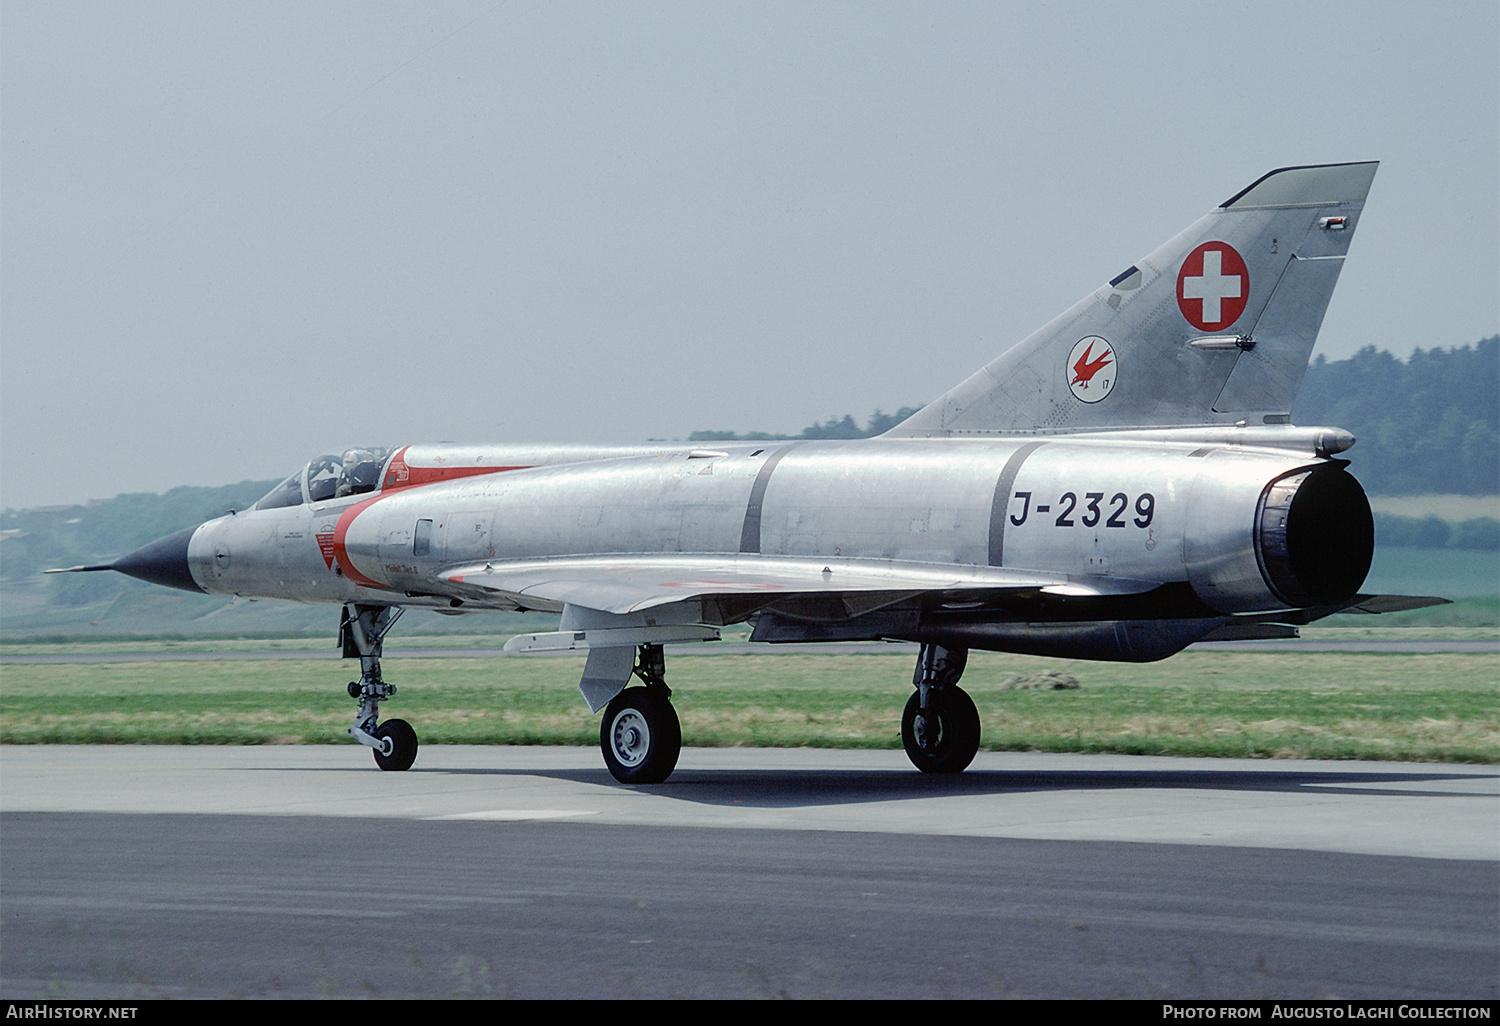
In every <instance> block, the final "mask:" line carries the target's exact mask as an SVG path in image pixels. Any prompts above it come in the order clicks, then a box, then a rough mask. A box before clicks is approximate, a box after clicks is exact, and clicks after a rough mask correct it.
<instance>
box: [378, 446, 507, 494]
mask: <svg viewBox="0 0 1500 1026" xmlns="http://www.w3.org/2000/svg"><path fill="white" fill-rule="evenodd" d="M410 448H411V446H409V445H408V446H406V447H405V448H403V449H402V450H401V451H400V452H398V453H396V455H394V456H392V457H391V462H390V465H389V466H388V467H386V468H385V489H384V490H385V491H387V492H394V491H400V490H402V489H404V488H419V487H421V486H422V485H429V484H436V483H437V482H439V481H457V480H458V479H459V478H463V477H477V476H478V475H480V474H499V473H501V472H503V471H506V470H530V469H531V468H530V466H519V467H412V466H408V465H407V463H406V451H407V449H410Z"/></svg>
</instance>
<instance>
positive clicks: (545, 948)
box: [0, 745, 1500, 1000]
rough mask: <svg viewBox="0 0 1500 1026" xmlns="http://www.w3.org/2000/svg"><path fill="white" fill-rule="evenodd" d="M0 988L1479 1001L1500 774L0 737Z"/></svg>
mask: <svg viewBox="0 0 1500 1026" xmlns="http://www.w3.org/2000/svg"><path fill="white" fill-rule="evenodd" d="M0 996H3V997H5V998H35V997H46V996H55V997H73V998H99V997H124V998H149V997H174V996H191V997H232V996H247V997H283V996H290V997H316V996H337V997H395V996H416V997H420V996H429V997H440V996H516V997H633V996H641V997H778V996H788V997H983V996H996V997H1136V998H1170V997H1176V998H1194V997H1197V998H1204V997H1209V998H1231V997H1244V998H1299V997H1300V998H1351V999H1352V998H1403V999H1413V998H1455V999H1490V1000H1493V999H1495V998H1496V997H1497V996H1500V770H1497V769H1496V768H1495V767H1470V766H1447V765H1442V766H1439V765H1413V764H1400V763H1353V762H1351V763H1316V762H1295V761H1251V760H1189V759H1163V758H1145V757H1129V756H1059V755H1042V754H1027V753H981V754H980V755H979V757H978V758H977V759H976V760H975V764H974V766H973V767H972V768H971V769H970V771H969V772H967V773H965V774H963V775H962V776H960V777H957V778H946V779H945V778H934V777H930V776H924V775H922V774H919V773H916V772H915V771H914V770H912V769H911V768H910V766H909V765H908V764H907V762H906V759H905V756H904V755H903V754H902V753H900V752H867V751H851V752H843V751H826V750H765V749H687V750H685V751H684V752H683V756H682V760H681V762H680V763H679V768H678V770H677V772H676V774H674V776H673V777H672V778H671V780H669V781H668V782H667V783H666V784H665V785H661V786H659V787H652V788H646V787H624V786H621V785H619V784H617V783H615V781H614V780H613V779H612V778H610V777H609V776H608V774H607V773H606V772H605V770H604V768H603V765H602V761H601V759H600V756H599V753H598V752H597V751H596V750H594V749H566V748H500V747H495V748H489V747H457V746H454V747H448V746H429V747H425V748H423V749H422V750H421V753H420V754H419V756H418V760H417V764H416V766H415V767H414V768H413V770H411V771H410V772H408V773H404V774H393V773H381V772H379V771H377V770H376V769H375V768H374V766H373V762H372V760H371V759H370V757H369V755H368V753H365V752H363V751H360V750H359V749H356V748H355V747H353V746H352V745H350V746H321V747H314V746H306V747H302V746H287V747H259V748H234V747H201V748H173V747H126V746H120V747H105V746H98V747H86V746H79V747H47V746H4V747H0Z"/></svg>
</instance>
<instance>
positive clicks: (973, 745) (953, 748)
mask: <svg viewBox="0 0 1500 1026" xmlns="http://www.w3.org/2000/svg"><path fill="white" fill-rule="evenodd" d="M936 697H937V699H938V715H937V719H938V743H937V745H936V746H935V747H934V748H931V749H928V750H925V751H924V750H923V748H922V745H921V743H920V741H919V740H918V737H917V701H918V700H917V693H916V692H915V691H913V692H912V695H911V698H909V699H907V701H906V711H905V712H903V713H902V714H901V745H902V747H903V748H905V749H906V757H907V758H908V759H910V760H911V762H912V765H913V766H915V767H917V769H919V770H921V771H922V772H923V773H962V772H963V771H964V769H965V768H966V767H967V766H968V765H969V763H971V762H973V761H974V754H975V753H976V752H978V751H979V710H978V709H976V708H975V707H974V700H973V699H972V698H970V697H969V693H968V692H967V691H965V690H964V689H963V688H960V687H957V686H949V687H946V688H944V689H943V690H942V691H941V692H940V693H939V694H938V695H937V696H936Z"/></svg>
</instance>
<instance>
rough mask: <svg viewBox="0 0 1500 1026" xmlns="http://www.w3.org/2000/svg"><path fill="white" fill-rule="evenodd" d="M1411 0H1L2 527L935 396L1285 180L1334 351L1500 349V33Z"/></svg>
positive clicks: (1464, 6) (1474, 18)
mask: <svg viewBox="0 0 1500 1026" xmlns="http://www.w3.org/2000/svg"><path fill="white" fill-rule="evenodd" d="M1496 12H1497V7H1496V5H1495V3H1494V2H1493V0H1483V2H1475V3H1464V2H1454V3H1448V2H1441V3H1437V4H1432V5H1423V4H1413V3H1410V2H1402V3H1320V2H1317V0H1294V2H1281V0H1257V2H1255V3H1247V4H1231V3H1201V2H1192V3H1176V2H1173V3H1150V2H1140V3H1133V4H1107V3H1041V2H1037V3H1031V4H1026V5H1020V4H1015V5H1012V4H999V3H993V2H989V3H976V4H962V3H942V4H933V3H907V4H898V5H886V4H875V3H854V4H837V3H829V2H818V3H810V2H807V3H791V4H786V3H774V2H767V0H757V2H755V3H747V4H727V3H702V2H697V3H682V4H662V3H638V2H633V3H625V4H602V3H600V4H592V3H544V2H536V0H508V2H499V3H495V2H491V3H480V2H457V0H455V2H446V3H443V2H434V0H421V2H412V3H405V2H401V3H397V2H392V3H375V2H368V0H363V2H358V3H340V4H332V3H307V2H295V3H268V2H254V3H249V2H246V3H227V2H215V3H203V2H201V0H191V2H185V3H145V2H131V3H115V2H93V3H69V2H48V3H29V2H22V0H4V2H3V4H0V346H3V349H0V506H33V505H40V504H51V503H63V502H81V501H85V500H87V499H89V498H91V497H106V496H109V495H113V494H115V493H117V492H121V491H161V490H165V489H167V488H170V487H172V486H174V485H178V484H221V483H226V482H231V481H237V480H242V479H245V478H271V477H277V476H281V475H284V474H286V473H289V472H290V471H291V470H292V469H294V468H295V467H296V466H297V465H299V464H300V463H302V462H304V461H305V460H306V459H307V458H308V457H309V456H311V455H313V454H314V453H316V452H319V451H323V450H327V449H333V448H339V447H342V446H344V445H346V444H348V443H352V442H367V443H380V444H397V443H401V442H407V441H423V440H425V441H437V440H464V441H600V442H610V441H615V442H636V441H641V440H644V439H646V438H650V437H664V438H670V437H683V436H685V435H686V433H687V432H689V431H692V430H695V429H698V428H726V429H736V430H752V429H759V430H771V431H797V430H800V429H801V428H802V427H804V426H806V425H807V424H808V423H810V422H812V421H813V420H820V419H826V418H828V417H830V416H835V415H842V414H844V413H853V414H854V415H855V416H856V417H857V418H859V419H861V420H863V418H865V417H866V416H868V415H869V413H870V412H871V411H872V410H874V409H875V408H876V407H880V408H883V409H885V410H887V411H891V410H894V409H895V408H897V407H900V406H903V405H918V404H920V403H922V402H925V401H927V400H929V399H931V398H934V397H935V396H937V395H938V394H940V393H941V392H942V391H944V390H945V389H947V388H948V387H950V386H951V385H953V384H955V383H956V382H958V381H959V380H961V379H962V378H964V377H966V376H967V375H968V374H969V373H971V372H972V371H974V370H975V369H976V368H978V367H979V366H981V365H982V364H984V363H985V362H987V361H988V360H989V359H991V358H992V357H993V356H995V355H997V354H998V353H999V352H1001V351H1002V350H1004V349H1005V348H1007V347H1008V346H1010V345H1011V344H1013V343H1014V342H1016V341H1017V340H1019V339H1020V338H1021V337H1023V336H1024V335H1026V334H1027V333H1028V332H1030V331H1031V330H1033V329H1034V328H1036V327H1038V326H1040V325H1041V324H1042V323H1044V322H1046V321H1047V320H1048V319H1050V318H1051V317H1052V316H1053V315H1055V314H1057V313H1059V312H1060V311H1061V310H1063V309H1064V308H1065V307H1066V306H1068V305H1069V304H1071V303H1072V302H1073V301H1074V300H1076V299H1078V298H1079V297H1081V296H1082V295H1084V294H1085V293H1087V292H1089V291H1091V290H1092V289H1094V288H1095V287H1096V286H1098V285H1099V284H1100V283H1102V282H1103V281H1105V280H1107V279H1108V278H1110V277H1111V276H1113V275H1114V274H1115V273H1116V272H1118V271H1119V270H1120V269H1121V268H1123V267H1125V266H1127V265H1128V264H1130V263H1131V262H1133V261H1134V260H1136V259H1137V258H1138V257H1140V256H1143V255H1144V254H1145V253H1147V252H1148V251H1150V250H1151V249H1152V248H1154V247H1155V246H1156V245H1157V244H1158V243H1160V242H1162V241H1164V240H1165V239H1167V238H1168V237H1169V236H1171V235H1172V234H1174V233H1175V232H1177V231H1178V230H1180V229H1181V228H1183V227H1185V226H1186V225H1187V224H1189V223H1190V222H1192V221H1193V220H1195V219H1196V218H1197V217H1198V216H1200V215H1201V214H1203V213H1204V212H1206V211H1207V210H1209V209H1210V208H1212V207H1213V206H1215V205H1217V204H1218V203H1220V202H1222V201H1223V200H1225V199H1227V198H1228V197H1229V196H1231V195H1232V194H1233V193H1235V192H1237V191H1238V190H1239V189H1240V188H1242V187H1243V186H1245V185H1247V184H1249V183H1250V182H1251V181H1253V180H1254V179H1255V178H1257V177H1258V176H1260V175H1261V174H1263V173H1264V172H1266V171H1268V170H1270V169H1271V168H1274V167H1278V166H1283V165H1288V164H1307V163H1323V162H1332V161H1347V160H1371V159H1375V160H1380V161H1381V162H1382V164H1381V168H1380V173H1379V174H1378V175H1377V176H1376V178H1375V184H1374V188H1373V189H1372V191H1371V193H1370V198H1369V204H1368V207H1367V211H1366V214H1365V217H1364V219H1363V220H1362V221H1361V224H1360V231H1359V235H1358V237H1357V238H1356V239H1355V240H1354V244H1353V249H1352V252H1351V255H1350V259H1349V261H1348V264H1347V266H1346V269H1345V271H1344V275H1343V279H1342V280H1341V282H1340V284H1339V288H1338V291H1337V292H1336V293H1335V294H1334V299H1333V304H1332V306H1331V307H1330V309H1329V313H1328V317H1327V320H1326V321H1325V322H1324V326H1323V334H1322V337H1321V339H1320V341H1319V348H1318V351H1319V352H1322V353H1324V354H1326V355H1327V356H1328V357H1330V358H1333V359H1336V358H1340V357H1344V356H1348V355H1350V354H1351V353H1353V352H1354V351H1355V350H1356V349H1358V348H1359V347H1360V346H1363V345H1376V346H1380V347H1383V348H1389V349H1392V350H1394V351H1395V352H1397V353H1398V354H1400V355H1403V356H1404V355H1406V354H1407V353H1409V352H1410V351H1411V349H1412V348H1413V347H1414V346H1423V347H1424V348H1425V347H1430V346H1434V345H1443V346H1450V345H1458V344H1464V343H1468V342H1473V341H1475V340H1477V339H1478V338H1480V337H1482V336H1485V335H1489V334H1492V333H1494V332H1495V331H1496V330H1497V329H1500V263H1497V259H1500V258H1497V251H1500V241H1497V240H1500V211H1497V206H1500V111H1497V97H1500V77H1497V65H1500V21H1497V13H1496Z"/></svg>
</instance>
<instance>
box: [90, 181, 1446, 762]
mask: <svg viewBox="0 0 1500 1026" xmlns="http://www.w3.org/2000/svg"><path fill="white" fill-rule="evenodd" d="M1375 168H1376V165H1375V163H1373V162H1370V163H1355V164H1327V165H1320V166H1309V167H1287V168H1280V169H1278V170H1275V171H1272V172H1271V173H1269V174H1267V175H1265V176H1264V177H1262V178H1260V179H1258V180H1256V181H1255V182H1253V183H1252V184H1251V185H1249V186H1248V187H1247V188H1245V189H1242V190H1241V191H1239V192H1237V193H1235V194H1234V195H1233V196H1232V197H1230V198H1229V199H1228V200H1226V201H1225V202H1224V203H1223V204H1221V205H1220V206H1219V207H1218V208H1217V209H1215V210H1213V211H1211V212H1210V213H1209V214H1207V215H1206V216H1205V217H1203V218H1202V219H1201V220H1199V221H1198V222H1196V223H1195V224H1193V225H1192V226H1190V227H1189V228H1187V229H1186V230H1185V231H1183V232H1182V233H1180V234H1178V235H1176V236H1175V237H1173V238H1172V239H1171V240H1170V241H1168V242H1167V243H1166V244H1164V245H1163V246H1161V247H1160V248H1158V249H1157V250H1156V251H1154V252H1153V253H1151V254H1150V255H1148V256H1146V257H1145V258H1144V259H1142V260H1139V261H1137V262H1136V263H1134V264H1132V265H1130V266H1129V267H1127V268H1125V269H1124V270H1123V271H1121V272H1120V273H1119V274H1117V275H1115V276H1114V277H1113V278H1111V279H1110V280H1109V282H1108V283H1107V284H1104V285H1101V286H1099V288H1097V289H1095V290H1094V291H1093V292H1091V293H1090V294H1089V295H1087V296H1085V297H1084V298H1083V299H1082V300H1081V301H1080V302H1078V303H1077V304H1076V305H1074V306H1073V307H1072V308H1071V309H1069V310H1068V311H1067V312H1065V313H1063V314H1062V315H1061V316H1059V317H1057V318H1056V319H1055V320H1053V321H1052V322H1051V323H1049V324H1047V325H1046V326H1045V327H1043V328H1042V329H1040V330H1039V331H1037V332H1035V333H1034V334H1032V335H1030V336H1029V337H1027V338H1026V339H1024V340H1022V341H1021V342H1020V343H1019V344H1018V345H1016V346H1014V347H1013V348H1011V349H1010V350H1008V351H1007V352H1005V353H1004V354H1003V355H1001V356H1000V357H998V358H997V359H995V360H994V361H993V362H991V363H990V364H989V365H987V366H985V367H983V368H982V369H980V370H979V371H978V372H976V373H975V374H974V375H972V376H971V377H969V378H968V379H967V380H965V381H963V382H962V383H960V384H959V385H957V386H956V387H954V388H952V389H951V390H949V391H948V392H947V393H946V394H944V395H942V396H941V397H939V398H938V399H937V400H936V401H935V402H933V403H931V404H929V405H928V406H926V407H925V408H923V409H922V410H921V411H919V412H918V413H916V414H914V415H913V416H912V417H910V418H909V419H908V420H906V421H905V422H903V423H902V424H900V425H899V426H897V427H896V428H894V429H893V430H891V431H888V432H886V433H885V434H884V435H881V436H880V437H878V438H872V439H865V440H861V441H777V442H753V443H738V444H721V445H715V446H714V447H712V448H709V447H703V448H694V447H691V446H680V445H654V446H636V447H629V448H590V447H579V446H575V447H561V448H560V447H551V448H544V447H537V446H526V445H491V446H481V445H406V446H400V447H391V448H365V449H349V450H345V451H343V452H341V453H338V454H330V455H325V456H319V457H317V458H316V459H314V460H312V461H311V462H310V463H308V464H307V465H306V466H305V467H303V468H302V469H300V470H298V471H297V472H296V473H294V474H292V475H291V476H290V477H288V478H287V479H286V480H285V481H284V482H282V483H281V484H279V485H278V486H277V487H276V488H274V489H272V490H271V492H270V493H269V494H267V495H266V496H265V498H263V499H261V500H260V501H259V502H258V503H256V505H255V507H254V508H253V509H250V510H247V511H244V512H240V513H233V514H231V515H229V516H224V517H220V518H218V519H217V520H210V521H208V522H207V523H205V524H201V525H199V526H198V527H194V528H190V529H188V530H185V531H181V532H179V533H177V534H174V535H171V536H170V537H167V538H162V539H161V540H159V541H156V542H153V543H152V544H150V545H147V546H145V547H143V548H141V549H139V550H137V551H135V552H133V553H131V554H130V555H128V556H124V557H123V558H121V559H119V560H117V561H116V562H114V563H111V564H108V565H106V566H95V567H74V568H70V569H74V570H106V569H110V570H117V571H120V572H122V573H125V574H129V575H131V576H133V577H138V578H141V579H144V580H147V581H152V582H155V583H157V584H164V585H168V586H171V587H176V588H183V589H187V590H189V591H201V592H208V593H211V594H218V595H241V596H247V597H256V598H277V599H291V600H294V601H300V602H328V603H337V604H341V605H342V606H343V618H342V624H341V627H340V636H341V643H342V645H343V651H344V655H345V656H346V657H349V658H358V659H359V660H360V667H361V674H360V679H359V680H358V681H356V682H353V683H351V684H350V685H349V693H350V695H351V696H352V697H354V698H356V699H357V700H358V702H359V709H358V712H357V714H356V716H355V722H354V725H353V726H352V727H350V728H349V733H350V735H351V736H352V737H353V738H354V739H355V740H357V741H359V742H360V743H362V744H365V745H368V746H369V747H371V748H373V749H374V754H375V761H376V762H377V763H378V764H379V765H380V767H381V768H382V769H389V770H400V769H406V768H407V767H409V766H410V765H411V764H412V760H413V759H414V758H415V757H416V752H417V738H416V733H415V732H414V731H413V729H412V728H411V726H410V725H409V724H407V723H406V722H404V721H402V720H397V719H390V720H385V721H383V722H382V721H380V720H379V718H378V714H379V708H380V703H381V701H382V700H384V699H386V698H388V697H389V696H390V695H391V693H392V692H393V691H394V690H395V689H394V688H393V687H392V686H391V685H389V684H387V683H386V682H385V681H384V680H383V679H382V677H381V672H380V656H381V645H382V641H383V639H384V638H385V636H386V633H387V631H389V630H390V628H391V626H392V625H393V624H394V623H395V622H396V619H397V617H398V616H399V615H400V613H401V611H402V609H403V608H404V607H407V606H419V607H429V608H437V609H440V610H445V611H454V612H473V611H481V610H511V611H516V610H545V611H552V612H560V613H561V614H562V619H561V624H560V627H561V629H560V630H558V631H557V632H555V633H549V634H531V635H523V636H520V637H516V638H514V639H512V640H511V641H510V642H509V643H508V644H507V645H506V649H507V650H509V651H519V652H528V651H529V652H535V651H542V650H547V649H554V650H556V649H576V650H579V651H586V652H587V661H586V663H585V666H584V671H583V680H582V682H581V683H580V685H579V688H580V690H581V691H582V693H583V697H584V699H585V700H586V701H587V702H588V704H589V707H590V709H592V710H593V711H595V712H597V711H599V710H600V709H601V708H602V709H604V716H603V719H602V722H601V725H600V731H599V734H600V744H601V747H602V748H603V750H604V760H605V762H606V764H607V765H608V767H609V770H610V772H611V773H612V774H613V775H614V776H615V777H616V778H617V779H618V780H621V781H624V782H627V783H654V782H659V781H662V780H664V779H666V777H667V776H668V775H669V774H670V773H671V772H672V769H673V767H674V766H675V765H676V763H677V757H678V751H679V749H680V747H681V730H680V727H679V724H678V720H677V714H676V712H675V711H674V710H673V707H672V704H671V702H670V700H669V696H670V694H671V692H670V691H669V690H668V688H667V684H666V679H665V667H664V660H663V656H662V646H663V645H666V644H672V643H685V642H702V641H712V640H715V639H717V638H718V637H719V628H720V627H723V626H725V625H728V624H734V623H740V622H749V623H752V624H753V625H754V630H753V633H752V635H751V640H752V641H764V642H773V643H774V642H812V641H846V640H863V639H895V640H903V641H910V642H916V643H918V644H919V645H920V646H921V648H920V654H919V655H918V658H917V666H916V672H915V675H914V682H913V683H914V689H913V692H912V694H911V697H910V698H909V699H908V700H907V703H906V709H905V713H904V715H903V716H902V721H901V736H902V740H903V742H904V744H905V748H906V751H907V754H908V755H909V756H910V757H911V760H912V762H913V763H915V764H916V765H917V767H919V768H920V769H922V770H924V771H930V772H948V773H952V772H958V771H960V770H962V769H964V768H965V767H966V766H967V765H968V764H969V762H970V760H971V759H972V758H973V757H974V754H975V752H976V751H977V749H978V746H979V740H980V723H979V715H978V713H977V711H976V710H975V707H974V703H973V701H972V700H971V699H970V698H969V696H968V695H967V694H966V693H965V692H964V691H963V689H962V688H960V687H959V686H958V681H959V678H960V676H961V675H962V673H963V670H964V664H965V662H966V660H967V656H968V652H969V650H970V649H976V648H977V649H987V650H993V651H1003V652H1019V653H1029V654H1036V655H1052V656H1063V657H1074V658H1084V659H1110V660H1131V661H1146V660H1153V659H1162V658H1164V657H1166V656H1170V655H1172V654H1173V653H1175V652H1178V651H1181V650H1182V649H1183V648H1184V647H1186V646H1187V645H1189V644H1192V643H1193V642H1197V641H1203V640H1224V639H1239V638H1261V637H1289V636H1295V634H1296V629H1297V626H1298V625H1300V624H1306V623H1309V622H1311V621H1313V620H1316V619H1318V618H1320V617H1324V616H1327V615H1329V614H1330V613H1335V612H1338V611H1340V610H1350V609H1357V610H1362V611H1365V612H1381V611H1389V610H1394V609H1400V608H1411V607H1413V606H1420V605H1428V604H1432V603H1433V602H1437V601H1441V600H1438V599H1416V598H1403V597H1400V596H1375V595H1365V594H1360V586H1361V585H1362V584H1363V582H1364V579H1365V575H1366V573H1367V572H1368V570H1369V567H1370V559H1371V555H1372V552H1373V548H1374V528H1373V521H1372V518H1371V514H1370V506H1369V503H1368V502H1367V501H1366V499H1365V495H1364V491H1363V490H1362V489H1361V488H1360V486H1359V484H1358V482H1356V481H1355V479H1354V478H1353V477H1352V476H1350V474H1349V473H1348V472H1347V471H1346V469H1345V468H1346V467H1347V465H1348V464H1347V461H1345V460H1341V459H1336V458H1335V457H1336V455H1337V454H1338V453H1340V452H1343V451H1344V450H1346V449H1348V448H1349V447H1350V446H1351V445H1352V444H1354V439H1353V437H1352V436H1351V435H1349V434H1348V432H1345V431H1342V430H1339V429H1337V428H1329V427H1295V426H1293V425H1292V424H1291V423H1290V419H1291V418H1290V415H1289V414H1290V410H1291V408H1292V399H1293V397H1294V396H1295V395H1296V392H1297V389H1298V387H1299V385H1300V384H1301V382H1302V376H1303V374H1304V372H1305V371H1306V367H1307V360H1308V355H1309V354H1310V352H1311V351H1312V347H1313V341H1314V339H1315V338H1316V337H1317V334H1318V328H1319V325H1320V324H1321V323H1322V320H1323V314H1324V311H1325V310H1326V309H1327V306H1328V300H1329V297H1330V295H1331V294H1332V292H1333V287H1334V283H1335V282H1336V281H1337V280H1338V276H1339V270H1340V268H1342V266H1343V263H1344V255H1345V253H1346V252H1347V251H1348V248H1349V240H1350V239H1351V238H1352V237H1353V235H1354V230H1355V228H1356V227H1357V226H1358V223H1359V217H1360V212H1361V210H1362V209H1363V207H1364V201H1365V196H1366V193H1367V192H1368V191H1369V187H1370V182H1371V180H1372V179H1373V178H1374V175H1375ZM632 677H635V678H639V680H640V684H639V685H637V686H627V685H629V684H630V683H631V679H632Z"/></svg>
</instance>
